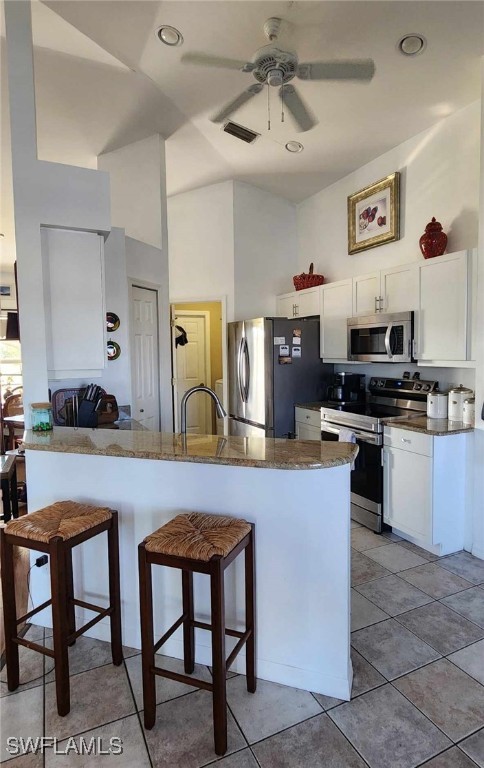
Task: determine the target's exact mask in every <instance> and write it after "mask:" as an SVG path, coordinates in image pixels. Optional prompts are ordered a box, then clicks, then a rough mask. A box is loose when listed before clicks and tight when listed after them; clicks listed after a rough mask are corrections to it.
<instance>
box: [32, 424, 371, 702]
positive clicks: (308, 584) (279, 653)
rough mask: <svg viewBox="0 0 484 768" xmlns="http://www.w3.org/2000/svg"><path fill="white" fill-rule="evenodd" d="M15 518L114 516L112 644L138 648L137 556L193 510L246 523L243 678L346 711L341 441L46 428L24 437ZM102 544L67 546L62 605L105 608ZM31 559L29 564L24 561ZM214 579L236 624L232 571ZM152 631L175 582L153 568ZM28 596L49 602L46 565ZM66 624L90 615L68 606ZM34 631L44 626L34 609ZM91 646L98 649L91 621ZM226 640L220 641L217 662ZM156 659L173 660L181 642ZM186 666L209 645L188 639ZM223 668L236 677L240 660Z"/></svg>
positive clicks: (171, 604) (345, 504) (202, 587)
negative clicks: (117, 633) (72, 596)
mask: <svg viewBox="0 0 484 768" xmlns="http://www.w3.org/2000/svg"><path fill="white" fill-rule="evenodd" d="M25 448H26V457H27V458H26V465H27V479H28V483H29V489H32V491H31V493H30V496H29V509H30V511H35V510H37V509H40V508H42V507H45V506H47V505H49V504H52V503H53V502H55V501H60V500H64V499H72V500H74V501H80V502H85V503H88V504H96V505H103V506H109V507H111V508H114V509H117V510H118V513H119V535H120V561H121V604H122V630H123V643H124V644H125V645H128V646H132V647H135V648H140V647H141V642H140V626H139V625H140V621H139V596H138V579H137V546H138V544H139V542H141V541H142V540H143V539H144V537H145V536H147V535H148V534H150V533H151V532H153V531H154V530H156V529H157V528H159V527H160V526H161V525H163V524H164V523H166V522H168V521H169V520H171V519H172V518H173V517H175V516H176V515H178V514H180V513H187V512H194V511H196V512H205V513H211V514H220V515H229V516H233V517H238V518H244V519H246V520H248V521H249V522H252V523H255V541H256V558H255V559H256V574H257V576H256V584H257V588H256V606H257V651H256V658H257V676H258V677H260V678H262V679H265V680H270V681H273V682H278V683H282V684H285V685H289V686H293V687H297V688H302V689H306V690H310V691H314V692H317V693H322V694H325V695H327V696H333V697H337V698H341V699H349V697H350V692H351V682H352V668H351V660H350V468H351V463H352V462H353V461H354V459H355V457H356V454H357V451H358V448H357V446H355V445H354V444H350V443H328V442H319V443H318V442H312V441H299V440H287V439H264V438H259V437H257V438H246V437H219V436H216V435H187V436H181V435H179V434H172V433H158V432H125V431H103V430H93V429H74V428H55V429H54V430H53V432H52V433H50V434H37V433H34V432H30V431H28V432H26V433H25ZM101 539H102V536H97V537H96V538H94V539H92V540H90V541H87V542H86V543H85V544H83V546H82V547H77V548H76V552H75V556H74V582H75V587H76V597H79V598H80V599H81V600H84V601H86V602H89V603H102V602H103V601H104V600H107V593H106V591H105V584H106V583H107V562H106V554H105V545H104V542H103V541H101ZM33 558H34V559H35V553H34V554H33ZM243 567H244V566H243V562H242V561H240V558H238V560H237V561H235V562H234V563H233V564H232V565H231V566H229V568H228V570H227V573H226V583H225V589H226V625H227V626H228V627H230V628H232V629H236V630H239V629H241V628H242V627H243V626H244V572H243ZM155 570H156V573H154V585H153V587H154V597H155V606H156V607H155V616H154V621H155V631H156V632H157V633H158V634H162V633H163V632H164V631H165V630H166V628H167V627H168V626H170V625H171V624H172V623H173V622H174V621H175V619H176V618H177V617H178V615H179V613H180V605H181V576H180V574H179V572H178V571H176V570H174V569H160V568H158V569H155ZM31 591H32V598H33V602H34V604H35V605H39V604H41V603H42V602H44V601H45V600H47V599H48V597H49V591H50V583H49V572H48V567H44V568H34V569H33V571H32V579H31ZM194 591H195V612H196V615H197V617H200V618H201V620H202V621H207V620H208V621H209V620H210V618H209V617H210V610H209V605H210V593H209V585H208V580H207V579H206V577H204V576H203V575H202V574H196V577H195V587H194ZM77 611H79V614H78V616H77V622H78V625H79V623H80V622H85V621H88V620H89V619H90V618H91V616H90V614H89V613H87V612H86V611H84V610H83V609H81V608H76V612H77ZM37 621H38V622H39V623H41V624H44V625H45V626H50V625H51V617H50V614H49V613H48V612H47V611H44V612H43V613H41V614H39V615H38V617H37ZM91 634H92V636H93V637H97V638H99V639H102V640H107V639H108V636H109V626H108V624H107V623H106V624H105V623H104V620H103V621H101V622H100V623H99V624H97V625H96V626H95V627H94V628H93V629H92V630H91ZM233 644H235V641H234V639H233V638H231V637H228V638H227V646H228V648H227V652H228V653H230V651H231V650H232V647H233ZM164 652H165V653H166V654H168V655H171V656H175V657H177V658H182V657H183V640H182V637H181V633H178V632H177V633H175V634H174V635H173V636H172V637H171V638H170V639H169V641H168V642H167V643H166V645H165V646H164ZM196 652H197V656H196V661H197V662H199V663H202V664H210V663H211V651H210V633H208V632H206V631H204V630H198V629H197V635H196ZM233 668H234V670H235V671H239V672H244V669H245V658H244V656H243V654H242V653H241V654H240V656H239V657H238V658H237V660H236V662H235V665H234V667H233Z"/></svg>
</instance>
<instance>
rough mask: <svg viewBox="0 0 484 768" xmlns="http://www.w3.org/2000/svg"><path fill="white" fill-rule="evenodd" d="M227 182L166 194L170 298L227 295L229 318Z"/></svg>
mask: <svg viewBox="0 0 484 768" xmlns="http://www.w3.org/2000/svg"><path fill="white" fill-rule="evenodd" d="M233 187H234V185H233V182H232V181H225V182H222V183H221V184H213V185H212V186H209V187H203V188H201V189H195V190H193V191H191V192H184V193H183V194H180V195H175V196H174V197H170V198H168V237H169V263H170V299H171V300H172V301H173V300H176V301H178V300H187V299H188V300H190V299H199V300H200V301H202V300H204V299H212V298H217V297H222V296H226V297H227V320H228V321H229V322H230V321H231V320H233V319H234V188H233Z"/></svg>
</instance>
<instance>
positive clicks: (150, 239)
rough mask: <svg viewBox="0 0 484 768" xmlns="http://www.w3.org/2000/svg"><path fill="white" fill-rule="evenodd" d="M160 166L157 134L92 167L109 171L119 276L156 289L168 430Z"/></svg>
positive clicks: (163, 423) (164, 245) (164, 424)
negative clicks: (120, 249) (120, 235)
mask: <svg viewBox="0 0 484 768" xmlns="http://www.w3.org/2000/svg"><path fill="white" fill-rule="evenodd" d="M165 165H166V164H165V142H164V139H163V138H162V137H161V136H160V135H159V134H155V135H154V136H150V137H149V138H147V139H143V140H141V141H137V142H134V143H132V144H128V145H126V146H125V147H121V149H117V150H115V151H113V152H108V153H106V154H104V155H100V156H99V158H98V167H99V168H103V169H104V170H106V171H108V172H109V177H110V181H111V201H112V203H111V215H112V220H113V223H114V224H115V225H116V226H119V227H122V228H124V230H125V232H126V242H125V247H126V270H125V272H124V276H125V280H127V277H129V278H135V279H137V280H139V281H143V282H145V283H146V282H148V283H150V284H152V285H154V286H157V287H158V288H159V297H160V306H159V319H160V322H159V329H158V331H159V342H160V373H159V375H160V413H161V426H162V429H164V430H171V428H172V418H173V416H172V393H171V346H170V308H169V300H168V279H169V277H168V225H167V210H166V167H165ZM126 284H127V283H126ZM128 303H129V299H128ZM130 402H131V401H130Z"/></svg>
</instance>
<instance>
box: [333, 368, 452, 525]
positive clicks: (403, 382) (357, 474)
mask: <svg viewBox="0 0 484 768" xmlns="http://www.w3.org/2000/svg"><path fill="white" fill-rule="evenodd" d="M436 389H438V382H437V381H421V380H420V374H418V373H416V374H414V377H413V378H412V379H411V378H410V374H408V375H406V376H405V374H404V378H403V379H386V378H380V377H374V378H373V377H372V378H371V379H370V383H369V385H368V393H367V398H366V401H365V402H362V403H336V402H331V401H328V402H325V403H323V406H322V408H321V439H322V440H339V439H340V433H341V431H342V430H343V429H344V430H348V431H349V432H352V433H353V434H354V435H355V439H356V442H357V444H358V446H359V449H360V450H359V453H358V456H357V458H356V461H355V466H354V469H353V470H352V472H351V517H352V519H353V520H356V521H358V522H359V523H362V524H363V525H365V526H366V527H367V528H371V529H372V530H373V531H376V533H381V532H382V529H383V467H382V446H383V423H384V422H388V421H398V420H399V419H400V420H401V419H408V418H409V417H411V416H420V415H422V413H423V412H425V411H426V409H427V395H428V394H429V392H434V391H435V390H436ZM345 436H346V437H349V435H347V434H346V435H345V433H343V434H342V437H343V438H344V437H345Z"/></svg>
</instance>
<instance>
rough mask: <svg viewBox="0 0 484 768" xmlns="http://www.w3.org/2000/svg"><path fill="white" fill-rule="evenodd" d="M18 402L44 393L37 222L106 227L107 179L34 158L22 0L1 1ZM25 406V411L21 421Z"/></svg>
mask: <svg viewBox="0 0 484 768" xmlns="http://www.w3.org/2000/svg"><path fill="white" fill-rule="evenodd" d="M4 9H5V26H6V41H7V70H8V90H9V109H10V127H11V153H12V180H13V194H14V215H15V240H16V259H17V270H18V289H19V310H20V326H21V335H22V370H23V385H24V401H25V402H26V403H31V402H38V401H43V400H46V399H47V391H48V381H47V347H46V328H45V322H44V318H45V307H44V291H43V274H42V254H41V247H40V227H41V225H44V226H58V227H64V228H66V229H79V230H91V231H97V232H102V233H105V234H107V233H108V232H109V230H110V227H111V223H110V213H109V178H108V175H107V174H105V173H102V172H100V171H92V170H87V169H84V168H75V167H72V166H67V165H59V164H56V163H48V162H42V161H39V160H38V159H37V136H36V122H35V89H34V77H33V56H32V26H31V13H30V3H29V2H8V3H4ZM29 420H30V413H29V411H28V410H27V412H26V426H27V427H28V426H29Z"/></svg>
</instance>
